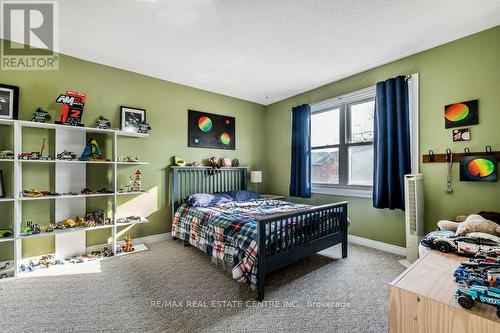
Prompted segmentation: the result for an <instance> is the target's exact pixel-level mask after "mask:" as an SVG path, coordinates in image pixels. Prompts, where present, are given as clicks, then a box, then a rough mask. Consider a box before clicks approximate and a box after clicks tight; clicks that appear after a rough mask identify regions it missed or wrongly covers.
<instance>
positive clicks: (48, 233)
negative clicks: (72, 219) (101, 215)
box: [17, 224, 113, 239]
mask: <svg viewBox="0 0 500 333" xmlns="http://www.w3.org/2000/svg"><path fill="white" fill-rule="evenodd" d="M112 227H113V224H106V225H99V226H96V227H75V228H67V229H62V230H54V231H53V232H41V233H39V234H30V235H25V234H20V235H19V236H17V238H19V239H26V238H35V237H45V236H51V235H61V234H69V233H72V232H77V231H88V230H99V229H107V228H112Z"/></svg>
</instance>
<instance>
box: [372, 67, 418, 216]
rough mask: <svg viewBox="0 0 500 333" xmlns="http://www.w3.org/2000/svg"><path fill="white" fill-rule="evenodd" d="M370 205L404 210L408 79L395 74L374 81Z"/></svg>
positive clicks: (407, 170) (408, 157) (407, 169)
mask: <svg viewBox="0 0 500 333" xmlns="http://www.w3.org/2000/svg"><path fill="white" fill-rule="evenodd" d="M373 144H374V177H373V207H375V208H390V209H396V208H399V209H402V210H404V205H405V201H404V175H405V174H408V173H410V172H411V148H410V121H409V105H408V83H407V82H406V80H405V77H404V76H398V77H396V78H393V79H389V80H387V81H384V82H379V83H377V93H376V98H375V131H374V143H373Z"/></svg>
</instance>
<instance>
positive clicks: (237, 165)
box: [231, 158, 240, 167]
mask: <svg viewBox="0 0 500 333" xmlns="http://www.w3.org/2000/svg"><path fill="white" fill-rule="evenodd" d="M231 166H232V167H239V166H240V161H239V160H238V159H237V158H235V159H233V161H232V162H231Z"/></svg>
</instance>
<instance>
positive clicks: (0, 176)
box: [0, 170, 5, 198]
mask: <svg viewBox="0 0 500 333" xmlns="http://www.w3.org/2000/svg"><path fill="white" fill-rule="evenodd" d="M0 198H5V186H4V184H3V171H2V170H0Z"/></svg>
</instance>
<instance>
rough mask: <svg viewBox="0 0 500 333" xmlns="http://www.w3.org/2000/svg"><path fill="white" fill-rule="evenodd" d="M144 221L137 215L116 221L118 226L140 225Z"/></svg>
mask: <svg viewBox="0 0 500 333" xmlns="http://www.w3.org/2000/svg"><path fill="white" fill-rule="evenodd" d="M141 221H142V219H141V217H140V216H137V215H132V216H127V217H121V218H119V219H117V220H116V223H117V224H120V223H121V224H133V223H139V222H141Z"/></svg>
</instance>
